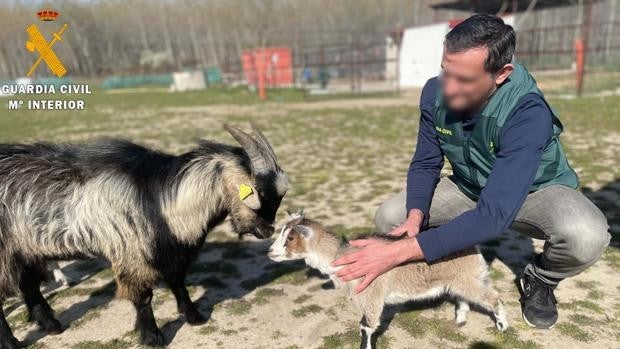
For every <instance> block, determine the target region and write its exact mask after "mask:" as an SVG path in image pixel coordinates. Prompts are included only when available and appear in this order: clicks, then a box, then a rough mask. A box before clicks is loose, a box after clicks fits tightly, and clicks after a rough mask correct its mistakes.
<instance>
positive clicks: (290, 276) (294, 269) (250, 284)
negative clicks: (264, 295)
mask: <svg viewBox="0 0 620 349" xmlns="http://www.w3.org/2000/svg"><path fill="white" fill-rule="evenodd" d="M268 267H269V268H267V267H266V269H269V270H268V271H266V272H264V273H262V274H261V275H259V276H258V277H255V278H253V279H248V280H244V281H242V282H241V283H240V286H241V287H243V288H244V289H246V290H253V289H255V288H257V287H260V286H263V285H267V284H272V285H277V284H293V285H301V284H304V283H306V282H308V277H306V270H307V268H306V266H305V265H304V264H303V263H281V264H272V265H269V266H268Z"/></svg>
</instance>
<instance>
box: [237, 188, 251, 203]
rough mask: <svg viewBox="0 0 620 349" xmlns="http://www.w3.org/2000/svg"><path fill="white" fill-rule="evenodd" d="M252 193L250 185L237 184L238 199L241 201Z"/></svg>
mask: <svg viewBox="0 0 620 349" xmlns="http://www.w3.org/2000/svg"><path fill="white" fill-rule="evenodd" d="M252 194H254V190H252V187H250V186H249V185H247V184H240V185H239V199H241V201H243V200H245V199H247V198H248V196H250V195H252Z"/></svg>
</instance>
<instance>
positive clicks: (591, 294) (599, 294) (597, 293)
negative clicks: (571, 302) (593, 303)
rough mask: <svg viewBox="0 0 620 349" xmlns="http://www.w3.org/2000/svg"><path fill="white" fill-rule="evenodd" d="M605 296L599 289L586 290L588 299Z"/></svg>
mask: <svg viewBox="0 0 620 349" xmlns="http://www.w3.org/2000/svg"><path fill="white" fill-rule="evenodd" d="M604 296H605V293H603V291H601V290H591V291H589V292H588V299H594V300H600V299H602V298H603V297H604Z"/></svg>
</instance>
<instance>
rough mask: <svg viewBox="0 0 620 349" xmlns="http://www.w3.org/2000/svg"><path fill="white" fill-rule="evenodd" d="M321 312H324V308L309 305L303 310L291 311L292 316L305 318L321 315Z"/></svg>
mask: <svg viewBox="0 0 620 349" xmlns="http://www.w3.org/2000/svg"><path fill="white" fill-rule="evenodd" d="M321 311H323V307H321V306H320V305H317V304H309V305H304V306H303V307H301V308H297V309H293V311H291V315H293V316H294V317H304V316H308V315H310V314H316V313H320V312H321Z"/></svg>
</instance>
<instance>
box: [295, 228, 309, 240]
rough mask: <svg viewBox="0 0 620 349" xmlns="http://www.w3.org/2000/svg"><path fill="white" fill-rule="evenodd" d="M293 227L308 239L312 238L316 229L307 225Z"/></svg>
mask: <svg viewBox="0 0 620 349" xmlns="http://www.w3.org/2000/svg"><path fill="white" fill-rule="evenodd" d="M293 229H295V231H296V232H298V233H300V234H301V235H303V236H304V237H305V238H306V239H308V238H311V237H312V236H313V235H314V230H312V228H310V227H308V226H306V225H296V226H294V227H293Z"/></svg>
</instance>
